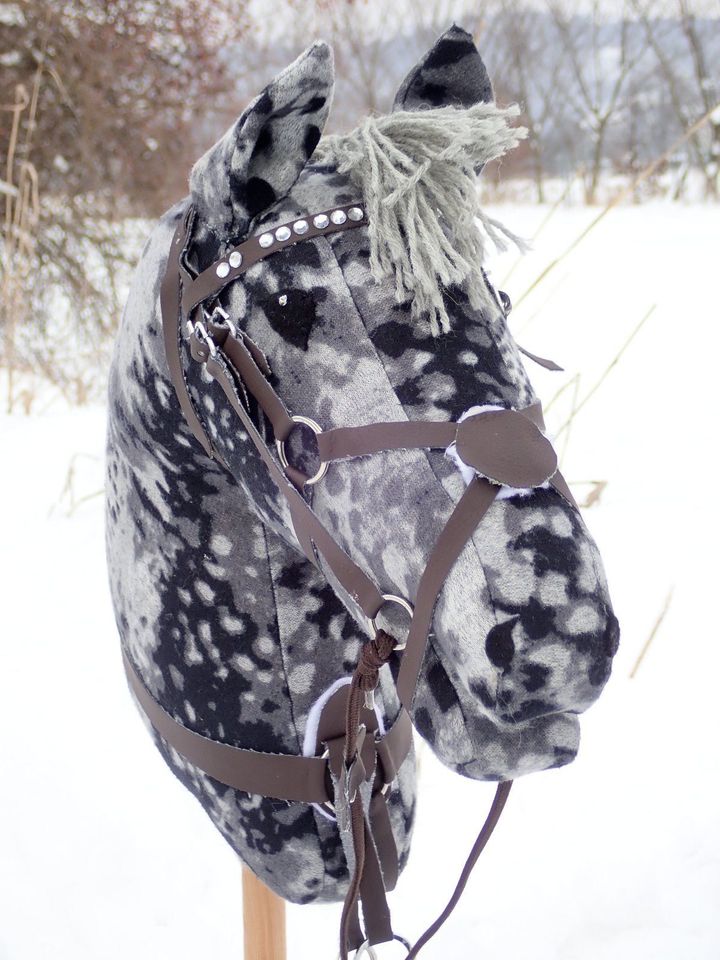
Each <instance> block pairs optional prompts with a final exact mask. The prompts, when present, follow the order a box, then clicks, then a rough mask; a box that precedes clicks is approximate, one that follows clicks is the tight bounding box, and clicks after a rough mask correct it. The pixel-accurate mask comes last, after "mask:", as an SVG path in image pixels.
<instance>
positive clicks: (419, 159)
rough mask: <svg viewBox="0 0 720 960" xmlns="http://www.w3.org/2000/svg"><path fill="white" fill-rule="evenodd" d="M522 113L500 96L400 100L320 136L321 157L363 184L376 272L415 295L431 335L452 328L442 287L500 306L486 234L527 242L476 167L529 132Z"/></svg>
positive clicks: (403, 297) (402, 295)
mask: <svg viewBox="0 0 720 960" xmlns="http://www.w3.org/2000/svg"><path fill="white" fill-rule="evenodd" d="M519 113H520V109H519V107H518V106H517V105H513V106H510V107H507V108H504V109H503V108H500V107H498V106H496V105H495V104H494V103H478V104H476V105H474V106H472V107H469V108H468V109H457V108H455V107H441V108H433V109H427V110H415V111H405V110H401V111H397V112H395V113H390V114H387V115H383V116H377V117H368V119H367V120H365V121H364V122H363V123H362V124H361V125H360V126H358V127H356V128H355V129H354V130H352V131H350V133H348V134H344V135H336V136H330V137H326V138H323V139H322V140H321V141H320V144H319V147H318V153H320V154H321V156H322V159H323V160H325V161H333V162H334V163H335V164H336V165H337V168H338V170H339V172H340V173H346V174H348V175H349V177H350V178H351V180H352V182H353V183H354V184H355V186H356V187H358V188H359V189H360V190H361V192H362V196H363V201H364V203H365V205H366V208H367V211H368V214H369V224H368V230H369V235H370V269H371V272H372V275H373V277H374V279H375V280H376V281H381V280H383V279H387V278H394V281H395V294H396V299H397V300H398V302H405V301H408V300H410V302H411V314H412V316H413V318H414V319H416V320H419V319H421V318H423V317H428V318H429V320H430V328H431V331H432V333H433V335H434V336H437V335H438V334H440V333H441V332H445V331H447V330H449V329H450V318H449V316H448V313H447V309H446V306H445V302H444V299H443V288H444V287H448V286H451V285H455V284H457V285H462V284H465V290H466V292H467V294H468V297H469V299H470V303H471V305H472V306H473V307H475V308H476V309H478V308H480V307H483V306H492V308H493V309H497V304H496V302H495V301H494V298H492V297H491V294H490V292H489V290H488V288H487V286H486V284H485V282H484V280H483V278H482V274H481V271H480V264H481V263H482V262H483V259H484V256H485V253H486V245H487V239H488V238H489V239H490V240H492V241H493V243H494V244H495V245H496V247H497V248H498V249H501V250H503V249H505V248H506V244H505V242H504V238H505V237H506V238H508V239H509V240H511V241H513V242H514V243H516V244H517V245H518V246H519V247H520V248H521V249H523V243H522V241H521V240H519V238H518V237H516V236H515V235H514V234H513V233H511V232H510V231H509V230H508V229H507V228H505V227H504V226H503V225H502V224H501V223H499V222H498V221H497V220H493V219H492V218H490V217H488V216H487V215H486V214H485V213H484V212H483V210H482V209H481V206H480V196H479V190H478V185H477V177H476V173H475V171H476V170H477V169H479V168H480V167H481V166H482V165H483V164H485V163H488V162H489V161H490V160H495V159H497V158H498V157H501V156H502V155H503V154H505V153H506V152H507V151H508V150H511V149H512V148H513V147H515V146H517V144H518V143H519V142H520V140H521V139H523V138H524V137H526V136H527V130H526V129H525V128H524V127H511V126H510V123H509V120H510V119H511V118H512V117H515V116H517V115H518V114H519ZM478 222H479V224H480V225H481V227H482V230H481V229H478Z"/></svg>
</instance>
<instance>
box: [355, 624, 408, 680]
mask: <svg viewBox="0 0 720 960" xmlns="http://www.w3.org/2000/svg"><path fill="white" fill-rule="evenodd" d="M396 644H397V640H396V639H395V637H393V636H391V635H390V634H389V633H387V632H386V631H385V630H383V629H382V627H381V628H380V629H379V630H378V631H377V633H376V634H375V636H374V637H373V638H372V640H368V642H367V643H366V644H365V645H364V646H363V648H362V652H361V654H360V660H359V661H358V665H357V667H356V668H355V676H354V677H353V681H355V679H356V678H357V686H358V687H359V688H360V689H361V690H363V691H368V690H374V689H375V687H376V686H377V685H378V680H379V679H380V676H379V674H380V667H382V666H383V664H385V663H387V662H388V660H389V659H390V654H391V653H392V652H393V650H394V649H395V646H396Z"/></svg>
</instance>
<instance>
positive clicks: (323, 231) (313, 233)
mask: <svg viewBox="0 0 720 960" xmlns="http://www.w3.org/2000/svg"><path fill="white" fill-rule="evenodd" d="M351 210H359V211H361V212H362V214H363V215H362V216H361V217H358V218H357V219H352V218H351V217H350V216H348V212H349V211H351ZM338 214H340V215H342V217H344V218H345V219H344V220H342V221H341V222H339V223H336V222H335V221H334V220H333V219H332V218H333V215H335V216H336V218H337V219H340V218H339V217H338ZM325 220H327V223H326V224H325V225H324V226H322V227H320V226H317V223H318V222H323V223H324V221H325ZM298 221H304V222H305V223H306V224H307V229H306V230H305V231H304V232H303V233H298V232H297V230H296V229H295V226H296V224H297V223H298ZM363 226H367V219H366V217H365V210H364V207H363V206H362V205H361V204H355V203H349V204H342V205H340V206H339V207H333V208H332V209H331V210H323V211H321V212H320V213H319V214H314V215H313V216H307V217H296V218H295V219H294V220H290V221H288V222H287V223H283V224H281V225H280V226H279V227H273V229H272V230H268V231H266V232H264V233H259V234H256V235H255V236H253V237H249V238H248V239H247V240H245V241H243V242H242V243H240V244H238V245H237V246H235V247H232V248H231V249H230V250H228V251H227V253H226V255H225V256H224V257H222V258H221V259H220V260H216V261H215V262H214V263H213V264H211V265H210V266H209V267H208V268H207V269H206V270H203V272H202V273H200V274H199V275H198V276H197V277H195V278H194V279H192V280H191V281H190V282H189V283H188V284H186V285H184V289H183V295H182V308H183V313H185V314H190V313H192V311H193V310H194V309H195V307H197V306H198V304H200V303H203V301H205V300H210V299H212V298H213V297H217V296H218V294H219V293H220V292H221V291H222V290H224V288H225V287H226V286H227V285H228V284H229V283H232V282H233V281H234V280H237V278H238V277H241V276H242V275H243V273H245V272H246V271H247V270H249V269H250V267H253V266H255V264H256V263H259V262H260V260H264V259H265V257H269V256H271V255H272V254H273V253H277V252H278V251H280V250H284V249H285V248H286V247H291V246H293V245H294V244H296V243H298V242H299V241H300V240H312V239H313V238H314V237H321V236H326V235H328V234H331V233H342V232H343V231H345V230H352V229H353V228H354V227H363ZM286 233H287V236H285V234H286ZM261 237H271V238H272V243H271V244H270V245H269V246H267V247H263V246H262V245H261V243H260V238H261ZM279 237H285V239H282V240H281V239H279ZM238 258H239V261H238V265H237V266H236V267H234V266H232V264H233V263H234V262H235V261H236V260H238ZM226 270H227V272H226ZM218 271H219V272H218Z"/></svg>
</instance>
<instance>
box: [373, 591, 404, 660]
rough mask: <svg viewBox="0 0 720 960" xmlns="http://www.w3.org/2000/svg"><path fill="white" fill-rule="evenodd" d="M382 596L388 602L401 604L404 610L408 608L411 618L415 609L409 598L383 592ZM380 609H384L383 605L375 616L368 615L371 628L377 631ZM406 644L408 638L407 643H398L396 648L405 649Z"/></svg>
mask: <svg viewBox="0 0 720 960" xmlns="http://www.w3.org/2000/svg"><path fill="white" fill-rule="evenodd" d="M382 598H383V600H384V601H387V602H388V603H397V604H399V605H400V606H401V607H402V608H403V609H404V610H407V612H408V613H409V614H410V617H411V618H412V616H413V614H414V613H415V611H414V610H413V607H412V604H411V603H410V601H409V600H406V599H405V597H398V596H397V595H396V594H394V593H383V594H382ZM380 610H382V607H380V609H379V610H378V612H377V613H376V614H375V616H374V617H368V623H369V624H370V629H371V630H373V631H374V632H375V633H377V631H378V625H377V623H376V622H375V620H376V618H377V615H378V613H380ZM406 646H407V640H406V641H405V643H398V644H397V645H396V647H395V649H396V650H404V649H405V647H406Z"/></svg>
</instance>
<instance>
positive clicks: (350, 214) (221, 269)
mask: <svg viewBox="0 0 720 960" xmlns="http://www.w3.org/2000/svg"><path fill="white" fill-rule="evenodd" d="M364 216H365V213H364V211H363V210H362V208H361V207H350V209H349V210H348V211H347V213H346V212H345V211H344V210H333V212H332V213H331V214H330V216H329V217H328V215H327V214H326V213H318V214H316V215H315V216H314V217H313V221H312V222H313V226H314V227H316V229H318V230H324V229H325V228H326V227H329V226H330V224H331V223H334V224H335V225H336V226H338V227H339V226H342V224H343V223H345V222H346V221H347V220H353V221H354V222H356V223H357V222H358V221H359V220H362V218H363V217H364ZM309 229H310V224H309V223H308V222H307V220H296V221H295V223H294V224H293V225H292V229H290V227H278V228H277V230H276V231H275V233H270V232H268V233H261V234H260V236H259V237H258V243H259V244H260V246H261V247H262V248H263V250H267V249H268V247H271V246H272V245H273V244H274V243H275V241H276V240H277V242H278V243H285V241H286V240H289V239H290V237H291V236H292V235H293V233H295V234H297V235H298V236H299V237H301V236H302V235H303V234H305V233H307V232H308V230H309ZM241 263H242V254H241V253H240V252H239V251H238V250H233V252H232V253H231V254H230V256H229V257H228V258H227V260H222V261H221V262H220V263H219V264H218V265H217V267H216V268H215V273H216V274H217V275H218V276H219V277H220V278H221V279H223V278H224V277H227V275H228V274H229V273H230V268H232V269H233V270H235V269H236V268H237V267H239V266H240V264H241Z"/></svg>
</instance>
